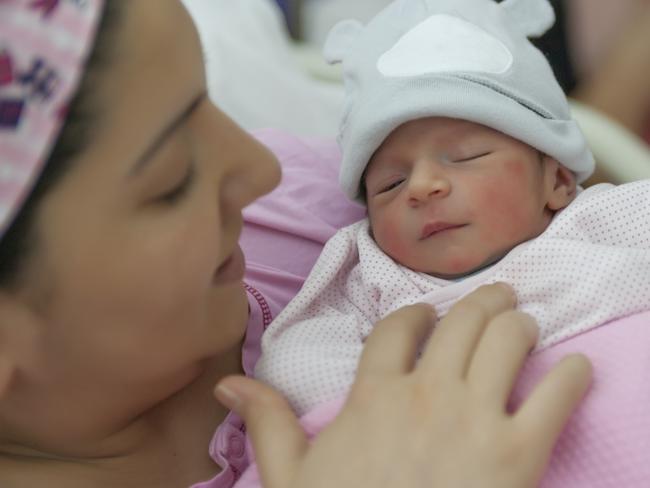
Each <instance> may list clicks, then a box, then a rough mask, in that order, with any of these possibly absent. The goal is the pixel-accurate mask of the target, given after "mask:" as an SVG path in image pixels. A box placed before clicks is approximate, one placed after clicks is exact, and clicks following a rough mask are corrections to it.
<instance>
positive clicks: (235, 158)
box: [20, 0, 279, 430]
mask: <svg viewBox="0 0 650 488" xmlns="http://www.w3.org/2000/svg"><path fill="white" fill-rule="evenodd" d="M124 4H125V5H128V9H127V12H126V16H125V18H124V19H123V22H122V24H123V25H121V26H120V28H119V32H118V35H117V36H116V39H117V41H116V42H117V46H116V48H115V50H113V59H112V60H111V61H110V62H109V64H108V66H107V70H106V71H105V72H104V73H106V75H105V76H104V77H103V78H102V79H101V80H99V81H98V84H97V94H98V101H99V105H100V106H101V107H102V110H103V112H102V115H101V124H100V127H99V129H98V131H97V133H96V135H95V136H94V137H93V140H92V143H91V145H90V146H89V148H88V149H87V150H86V151H85V152H84V153H83V154H82V155H81V156H80V157H79V158H78V160H77V161H75V163H74V165H73V169H72V170H71V171H70V172H69V174H68V175H66V176H65V178H64V179H63V180H62V181H61V183H60V184H59V185H58V186H57V187H56V188H55V189H54V190H53V191H52V193H51V194H50V195H48V196H47V197H46V199H45V200H44V205H43V208H42V211H41V212H40V214H39V220H38V224H37V230H38V236H39V248H38V251H37V253H36V257H35V259H34V261H33V262H32V266H31V269H30V270H29V276H30V286H29V287H28V288H31V290H30V291H31V292H32V293H30V296H31V297H36V298H34V300H36V303H38V304H39V308H38V310H39V314H38V315H39V317H40V318H39V319H38V320H34V321H32V323H33V324H36V325H34V326H33V331H34V335H33V336H32V337H33V339H34V340H32V341H31V342H30V344H33V345H35V346H34V347H33V348H32V349H31V350H30V352H29V354H23V357H22V359H20V361H22V362H23V364H22V365H21V368H23V377H24V380H23V381H25V382H32V383H33V384H34V385H37V386H39V387H40V397H41V398H42V402H43V403H44V404H47V408H46V407H45V405H44V407H43V411H42V412H39V413H38V415H39V416H40V417H39V418H41V421H42V423H43V428H44V429H45V430H47V427H45V426H46V425H47V423H48V422H51V421H56V420H57V419H58V420H59V421H60V420H61V418H60V417H61V415H63V416H64V417H65V415H68V416H69V418H74V419H75V420H74V422H75V423H77V424H78V423H80V422H81V423H83V416H84V412H82V411H77V410H81V408H83V410H84V411H88V413H87V414H86V415H87V416H88V415H92V420H91V418H90V417H89V418H88V421H89V422H96V421H97V419H101V416H102V413H103V412H105V411H106V413H107V415H109V414H110V412H108V411H107V410H109V409H119V408H125V410H126V411H125V412H124V413H125V415H128V409H137V408H142V406H146V405H147V404H149V403H151V404H153V403H155V402H157V401H160V400H161V399H162V398H165V396H167V395H169V394H171V393H173V392H174V391H176V390H177V389H179V388H180V387H181V386H182V385H184V384H187V383H188V382H189V381H191V379H192V378H194V377H195V376H196V375H197V374H198V373H199V372H200V369H201V364H202V362H203V361H205V360H206V359H208V358H212V357H215V356H219V355H220V354H225V353H226V352H228V351H230V350H232V349H233V348H235V347H238V346H239V343H240V341H241V339H242V336H243V333H244V329H245V324H246V318H247V313H248V311H247V302H246V298H245V294H244V292H243V289H242V285H241V278H242V273H243V268H242V267H241V266H240V265H241V263H240V262H238V259H239V251H238V249H239V248H238V246H237V241H238V239H239V235H240V230H241V227H242V215H241V210H242V208H243V207H244V206H245V205H247V204H249V203H250V202H251V201H253V200H254V199H256V198H257V197H259V196H260V195H262V194H264V193H266V192H268V191H269V190H270V189H272V188H273V187H274V186H275V185H276V184H277V182H278V179H279V168H278V166H277V163H276V161H275V160H274V158H273V157H272V156H271V155H270V153H269V152H268V151H267V150H266V149H265V148H263V147H262V146H260V145H259V144H258V143H256V142H255V141H254V140H252V139H251V138H250V137H249V136H248V135H247V134H245V133H244V132H242V131H241V130H240V129H239V128H238V127H237V126H235V125H234V124H233V123H232V122H231V121H230V120H229V119H228V118H227V117H226V116H225V115H224V114H223V113H221V112H220V111H219V110H218V109H217V108H216V107H214V106H213V105H212V103H211V102H210V101H209V100H208V98H207V96H206V93H205V89H206V88H205V81H204V72H203V60H202V57H201V50H200V46H199V41H198V38H197V36H196V33H195V30H194V27H193V25H192V22H191V20H190V19H189V17H188V15H187V14H186V12H185V11H184V10H183V8H182V7H181V6H180V4H179V3H178V2H177V1H175V0H140V1H137V2H124ZM25 391H27V390H25ZM109 392H110V394H109ZM75 405H77V406H75ZM80 405H81V406H82V407H79V406H80ZM66 409H68V410H70V409H72V411H70V413H69V414H66V413H65V410H66ZM62 412H63V413H62ZM57 416H58V417H57ZM30 418H31V419H32V421H33V419H34V412H32V414H31V415H30Z"/></svg>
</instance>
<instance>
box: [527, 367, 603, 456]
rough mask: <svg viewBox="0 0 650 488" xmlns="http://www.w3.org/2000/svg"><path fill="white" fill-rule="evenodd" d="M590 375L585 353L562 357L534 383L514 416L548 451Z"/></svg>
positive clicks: (577, 401) (583, 392)
mask: <svg viewBox="0 0 650 488" xmlns="http://www.w3.org/2000/svg"><path fill="white" fill-rule="evenodd" d="M591 376H592V368H591V363H590V362H589V360H588V359H587V358H586V357H585V356H583V355H581V354H574V355H571V356H567V357H565V358H564V359H562V360H561V361H560V362H559V363H558V364H557V365H556V366H555V367H554V368H553V369H552V370H551V371H550V372H549V373H548V374H547V375H546V376H545V377H544V379H542V381H541V382H540V384H539V385H537V387H536V388H535V389H534V390H533V392H532V394H531V395H530V396H529V397H528V399H527V400H526V401H525V402H524V404H523V405H522V406H521V407H520V408H519V410H518V411H517V413H516V414H515V419H516V420H517V421H518V422H520V425H521V426H522V428H524V429H525V430H526V431H527V432H528V435H529V436H530V437H531V438H535V439H537V440H538V442H539V445H540V446H541V447H543V448H547V449H548V451H550V450H551V448H552V446H553V444H554V443H555V441H556V440H557V438H558V436H559V435H560V432H561V431H562V429H563V428H564V425H565V424H566V422H567V421H568V419H569V417H570V415H571V413H572V412H573V411H574V410H575V408H576V406H577V405H578V403H579V402H580V400H582V398H583V397H584V395H585V393H586V391H587V389H588V388H589V385H590V383H591Z"/></svg>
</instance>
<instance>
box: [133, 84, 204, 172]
mask: <svg viewBox="0 0 650 488" xmlns="http://www.w3.org/2000/svg"><path fill="white" fill-rule="evenodd" d="M206 95H207V93H206V92H205V91H203V92H201V93H200V94H199V95H198V96H196V97H195V98H194V99H193V100H192V101H191V102H190V104H189V105H188V106H187V107H185V109H183V111H182V112H181V113H180V114H179V115H178V116H177V117H175V118H174V120H172V121H171V123H170V124H169V125H168V126H167V127H165V129H163V130H162V131H161V132H160V134H159V135H158V136H157V137H156V138H155V139H154V142H153V143H152V144H151V146H149V148H148V149H147V150H146V151H144V153H142V156H140V157H139V158H138V160H137V161H136V163H135V164H134V165H133V166H132V167H131V169H130V170H129V176H135V175H137V174H138V173H140V172H141V171H142V170H143V169H144V168H145V167H146V166H147V164H148V163H149V162H150V161H151V160H152V159H153V156H154V155H155V154H156V152H158V150H159V149H160V147H161V146H162V145H163V143H164V142H165V140H166V139H167V138H168V137H169V136H170V135H171V134H173V133H174V131H175V130H176V129H178V127H179V126H180V125H181V124H182V123H183V122H185V121H186V120H187V118H188V117H189V116H190V115H192V113H193V112H194V111H195V110H196V109H197V107H198V106H199V104H200V103H201V102H202V101H203V99H204V98H205V97H206Z"/></svg>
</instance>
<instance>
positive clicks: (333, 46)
mask: <svg viewBox="0 0 650 488" xmlns="http://www.w3.org/2000/svg"><path fill="white" fill-rule="evenodd" d="M363 29H364V27H363V24H361V22H359V21H358V20H352V19H348V20H343V21H341V22H339V23H338V24H336V25H335V26H334V27H332V30H330V32H329V34H328V35H327V40H326V41H325V46H324V47H323V56H324V57H325V61H327V62H328V63H330V64H335V63H341V62H343V58H344V57H345V56H346V54H347V53H348V51H349V50H350V48H351V47H352V45H353V44H354V42H355V41H356V40H357V39H358V38H359V36H360V35H361V33H362V32H363Z"/></svg>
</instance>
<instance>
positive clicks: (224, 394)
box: [214, 383, 241, 410]
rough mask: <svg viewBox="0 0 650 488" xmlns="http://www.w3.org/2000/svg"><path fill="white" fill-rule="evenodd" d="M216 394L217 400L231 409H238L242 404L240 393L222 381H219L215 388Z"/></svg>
mask: <svg viewBox="0 0 650 488" xmlns="http://www.w3.org/2000/svg"><path fill="white" fill-rule="evenodd" d="M214 394H215V396H216V397H217V400H219V401H220V402H221V403H222V404H223V405H224V406H225V407H228V408H229V409H230V410H237V407H239V405H240V404H241V398H240V397H239V395H237V393H235V392H234V391H233V390H231V389H230V388H228V387H227V386H224V385H222V384H221V383H219V384H218V385H217V387H216V388H215V389H214Z"/></svg>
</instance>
